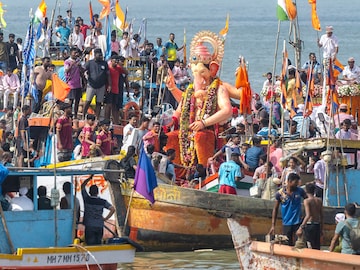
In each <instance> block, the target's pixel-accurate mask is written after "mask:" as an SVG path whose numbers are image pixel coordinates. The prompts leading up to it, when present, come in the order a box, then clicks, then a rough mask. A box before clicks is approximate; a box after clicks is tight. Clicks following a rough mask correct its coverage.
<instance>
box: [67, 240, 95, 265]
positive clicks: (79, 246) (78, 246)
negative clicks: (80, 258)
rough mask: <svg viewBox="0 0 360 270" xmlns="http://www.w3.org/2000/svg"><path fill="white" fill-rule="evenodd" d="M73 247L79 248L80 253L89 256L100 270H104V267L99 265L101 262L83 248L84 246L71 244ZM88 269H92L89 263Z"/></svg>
mask: <svg viewBox="0 0 360 270" xmlns="http://www.w3.org/2000/svg"><path fill="white" fill-rule="evenodd" d="M70 246H71V247H75V248H77V249H78V250H79V251H80V252H82V253H86V254H89V256H90V257H91V258H92V259H93V260H94V262H95V263H96V265H97V267H98V269H100V270H102V267H101V265H100V264H99V262H98V261H97V260H96V258H95V256H94V255H93V254H92V253H91V252H90V251H89V250H88V249H87V248H85V247H83V246H82V245H79V244H71V245H70ZM86 268H87V269H90V268H89V265H88V262H86Z"/></svg>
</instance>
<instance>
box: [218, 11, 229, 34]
mask: <svg viewBox="0 0 360 270" xmlns="http://www.w3.org/2000/svg"><path fill="white" fill-rule="evenodd" d="M229 19H230V15H229V14H228V15H227V17H226V23H225V27H224V28H223V29H221V31H220V32H219V34H220V35H221V36H223V37H225V36H226V34H227V32H228V31H229Z"/></svg>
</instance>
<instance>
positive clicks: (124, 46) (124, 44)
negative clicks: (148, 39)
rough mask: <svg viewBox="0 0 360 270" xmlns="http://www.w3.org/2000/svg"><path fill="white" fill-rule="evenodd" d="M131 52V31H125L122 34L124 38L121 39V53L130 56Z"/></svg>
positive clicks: (126, 56)
mask: <svg viewBox="0 0 360 270" xmlns="http://www.w3.org/2000/svg"><path fill="white" fill-rule="evenodd" d="M129 54H130V38H129V33H128V32H124V33H123V35H122V40H121V41H120V55H121V56H123V57H125V58H129Z"/></svg>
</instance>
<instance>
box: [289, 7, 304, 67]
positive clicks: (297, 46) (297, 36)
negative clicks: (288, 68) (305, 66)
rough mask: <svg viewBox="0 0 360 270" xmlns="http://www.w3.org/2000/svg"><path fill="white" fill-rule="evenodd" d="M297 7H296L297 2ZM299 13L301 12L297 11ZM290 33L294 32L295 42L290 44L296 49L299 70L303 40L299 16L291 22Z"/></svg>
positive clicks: (296, 63) (296, 62) (296, 61)
mask: <svg viewBox="0 0 360 270" xmlns="http://www.w3.org/2000/svg"><path fill="white" fill-rule="evenodd" d="M294 2H295V5H296V1H294ZM297 12H299V11H298V10H297ZM290 29H291V30H290V31H293V38H294V40H293V41H290V44H291V45H292V46H293V47H294V53H295V66H296V68H297V69H298V70H299V69H300V67H301V50H302V40H301V39H300V29H299V21H298V15H297V16H296V17H295V19H294V20H292V21H290Z"/></svg>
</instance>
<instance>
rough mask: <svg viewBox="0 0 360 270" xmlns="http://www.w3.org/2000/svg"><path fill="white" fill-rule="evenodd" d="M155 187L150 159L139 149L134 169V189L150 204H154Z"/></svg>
mask: <svg viewBox="0 0 360 270" xmlns="http://www.w3.org/2000/svg"><path fill="white" fill-rule="evenodd" d="M156 187H157V179H156V175H155V171H154V168H153V166H152V164H151V161H150V158H149V157H148V156H147V155H146V153H145V151H144V149H141V152H140V157H139V162H138V164H137V167H136V174H135V181H134V189H135V191H136V192H137V193H139V194H141V195H142V196H144V197H145V199H147V200H149V201H150V202H151V203H154V202H155V198H154V189H155V188H156Z"/></svg>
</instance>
